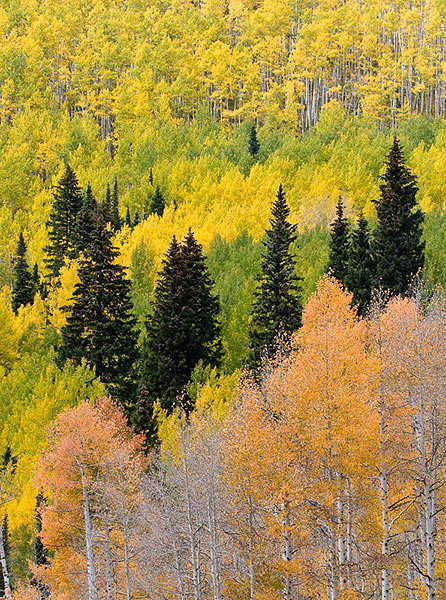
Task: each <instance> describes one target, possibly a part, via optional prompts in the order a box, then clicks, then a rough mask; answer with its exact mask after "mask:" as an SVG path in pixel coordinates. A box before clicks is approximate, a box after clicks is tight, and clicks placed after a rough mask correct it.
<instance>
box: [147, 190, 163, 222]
mask: <svg viewBox="0 0 446 600" xmlns="http://www.w3.org/2000/svg"><path fill="white" fill-rule="evenodd" d="M165 206H166V202H165V200H164V197H163V195H162V193H161V190H160V186H159V185H157V186H156V189H155V194H154V195H153V198H152V201H151V203H150V209H149V213H150V214H151V215H158V216H159V217H162V216H163V213H164V208H165Z"/></svg>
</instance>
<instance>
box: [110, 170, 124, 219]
mask: <svg viewBox="0 0 446 600" xmlns="http://www.w3.org/2000/svg"><path fill="white" fill-rule="evenodd" d="M110 220H111V226H112V229H113V231H119V230H120V229H121V225H122V221H121V217H120V216H119V194H118V180H117V179H116V178H115V182H114V184H113V197H112V200H111V210H110Z"/></svg>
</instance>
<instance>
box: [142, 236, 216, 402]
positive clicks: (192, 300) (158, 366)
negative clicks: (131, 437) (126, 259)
mask: <svg viewBox="0 0 446 600" xmlns="http://www.w3.org/2000/svg"><path fill="white" fill-rule="evenodd" d="M212 286H213V282H212V280H211V278H210V276H209V273H208V270H207V267H206V264H205V259H204V257H203V254H202V248H201V246H200V245H199V244H198V243H197V242H196V240H195V238H194V235H193V234H192V232H191V231H189V233H188V235H187V236H186V238H185V240H184V242H183V244H179V243H178V242H177V240H176V238H175V237H173V239H172V242H171V244H170V247H169V249H168V251H167V253H166V255H165V257H164V259H163V262H162V269H161V273H160V277H159V280H158V283H157V286H156V290H155V299H154V302H153V312H152V314H151V316H150V317H149V318H148V320H147V323H146V333H147V335H146V339H145V341H144V345H143V353H142V359H141V383H142V384H143V385H144V386H145V388H146V390H147V393H146V395H145V398H146V400H145V401H146V402H148V403H149V405H148V406H147V408H146V409H145V414H150V413H151V407H152V403H153V401H154V400H155V399H156V398H159V399H160V401H161V406H162V408H164V409H166V410H171V409H172V407H173V405H174V404H175V401H176V398H177V397H178V395H179V394H180V393H181V392H183V391H184V387H185V385H186V384H187V382H188V380H189V378H190V376H191V373H192V371H193V369H194V367H195V366H196V365H197V363H198V362H199V361H200V360H201V361H203V363H204V364H206V365H211V366H215V365H217V364H218V363H219V360H220V357H221V340H220V325H219V323H218V320H217V317H218V312H219V302H218V299H217V298H216V297H215V296H213V294H212Z"/></svg>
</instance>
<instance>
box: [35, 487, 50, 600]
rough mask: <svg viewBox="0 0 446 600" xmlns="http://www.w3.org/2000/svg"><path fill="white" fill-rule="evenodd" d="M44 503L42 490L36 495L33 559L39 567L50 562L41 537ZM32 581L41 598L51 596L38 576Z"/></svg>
mask: <svg viewBox="0 0 446 600" xmlns="http://www.w3.org/2000/svg"><path fill="white" fill-rule="evenodd" d="M44 505H45V497H44V495H43V494H42V492H39V493H38V494H37V497H36V520H35V537H34V540H33V559H34V563H35V565H36V566H37V567H42V566H43V565H46V564H48V551H47V549H46V548H45V546H44V545H43V542H42V539H41V537H40V533H41V531H42V515H41V512H40V511H41V509H42V508H43V507H44ZM31 583H32V585H34V586H35V587H36V588H37V591H38V593H39V598H42V599H45V598H48V597H49V589H48V587H47V586H46V585H45V584H44V583H43V582H42V581H41V580H40V579H39V578H38V577H33V578H32V579H31Z"/></svg>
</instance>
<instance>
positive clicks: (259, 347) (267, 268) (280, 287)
mask: <svg viewBox="0 0 446 600" xmlns="http://www.w3.org/2000/svg"><path fill="white" fill-rule="evenodd" d="M289 214H290V209H289V208H288V205H287V203H286V200H285V195H284V193H283V189H282V185H280V187H279V191H278V194H277V199H276V200H275V202H274V204H273V207H272V218H271V219H270V224H271V228H270V229H268V230H267V231H266V240H265V241H264V242H263V245H264V246H265V252H264V253H263V255H262V272H261V275H260V276H259V285H258V288H257V290H256V292H255V300H254V305H253V309H252V312H251V323H250V329H249V358H248V364H249V366H250V368H251V369H256V368H257V367H259V366H260V363H261V360H262V354H263V353H267V354H272V353H274V351H275V350H276V348H277V341H278V337H279V336H282V338H284V339H285V340H286V339H287V338H288V336H289V335H290V334H292V333H293V332H294V331H295V330H296V329H297V328H298V327H299V326H300V322H301V315H302V303H301V297H300V296H301V288H300V285H299V280H300V279H301V278H300V277H298V276H297V275H296V269H295V266H296V261H295V258H294V257H293V255H292V253H291V249H290V246H291V244H292V243H293V242H295V240H296V229H297V227H296V225H292V224H291V223H289V222H288V220H287V219H288V217H289Z"/></svg>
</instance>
